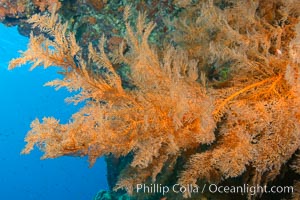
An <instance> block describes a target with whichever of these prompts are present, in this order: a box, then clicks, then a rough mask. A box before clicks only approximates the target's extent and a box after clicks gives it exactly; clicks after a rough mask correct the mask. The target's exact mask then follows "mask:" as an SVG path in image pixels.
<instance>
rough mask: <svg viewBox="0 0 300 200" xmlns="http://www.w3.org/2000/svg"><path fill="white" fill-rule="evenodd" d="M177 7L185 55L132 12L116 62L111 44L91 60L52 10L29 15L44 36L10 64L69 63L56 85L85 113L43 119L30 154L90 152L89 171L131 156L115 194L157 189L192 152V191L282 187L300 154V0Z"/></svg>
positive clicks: (187, 179)
mask: <svg viewBox="0 0 300 200" xmlns="http://www.w3.org/2000/svg"><path fill="white" fill-rule="evenodd" d="M178 6H182V10H183V11H182V12H181V14H180V15H179V17H178V19H176V20H173V21H169V22H167V21H168V20H166V22H167V23H169V25H170V26H173V29H175V30H176V31H175V32H174V33H171V35H172V36H173V41H172V43H174V44H176V45H174V46H176V47H174V46H171V45H165V47H164V48H163V49H155V47H151V46H150V45H149V44H148V41H147V39H148V37H149V34H150V33H151V31H152V29H153V28H154V27H155V25H154V24H153V23H151V22H150V23H146V22H145V21H146V20H145V18H146V17H145V15H144V14H140V15H139V17H138V18H137V20H136V26H134V27H133V26H132V25H131V24H130V23H129V20H128V16H129V8H126V9H125V14H124V21H125V26H126V30H127V36H126V38H125V39H126V43H122V44H121V45H120V48H119V52H118V53H114V54H113V55H110V56H108V55H107V54H106V53H105V48H104V45H105V38H104V37H103V38H102V39H101V40H100V42H99V46H97V47H95V46H93V45H92V44H90V46H89V55H88V59H83V57H82V55H81V48H80V47H79V46H78V45H77V43H76V41H75V37H74V34H73V33H71V32H68V31H67V30H66V29H67V25H66V24H61V22H60V21H59V20H58V18H57V16H56V15H55V14H54V13H52V14H51V15H50V14H49V15H44V16H40V15H36V16H34V17H33V18H31V20H30V22H31V23H33V25H34V26H38V27H40V29H41V30H42V31H43V32H44V33H45V35H40V36H31V39H30V45H29V48H28V50H27V51H26V52H24V53H23V54H22V58H18V59H15V60H13V61H12V62H11V64H10V68H14V67H16V66H17V65H20V64H24V63H26V62H32V63H33V67H32V68H35V67H37V66H44V67H46V68H47V67H49V66H60V67H61V68H62V71H61V72H60V73H62V74H63V75H64V78H63V79H62V80H54V81H51V82H49V83H47V85H50V86H55V87H57V88H60V87H67V88H68V89H69V90H70V91H74V90H75V91H79V94H77V95H76V96H74V97H72V98H70V99H68V101H71V102H74V103H78V102H80V101H84V102H85V106H84V107H83V108H82V109H81V110H80V111H79V112H78V113H75V114H74V115H73V117H72V120H71V121H70V122H69V123H68V124H60V123H59V121H58V120H56V119H54V118H44V119H43V121H42V122H40V121H39V120H35V121H34V122H33V123H32V125H31V127H32V129H31V131H30V132H29V133H28V136H27V138H26V141H27V142H28V143H27V146H26V148H25V149H24V150H23V153H29V152H30V151H31V150H32V149H33V148H34V145H37V146H38V147H39V148H40V149H41V150H42V151H44V152H45V155H44V158H54V157H58V156H62V155H78V156H86V155H87V156H88V157H89V160H90V163H91V164H93V163H94V162H95V160H96V159H97V158H99V157H100V156H103V155H107V154H110V153H112V154H114V155H116V156H125V155H128V154H130V153H133V160H132V162H131V164H130V165H129V166H127V168H126V169H125V170H124V173H123V174H122V175H121V178H120V180H119V182H118V184H117V186H116V189H118V188H127V190H128V192H132V191H133V188H134V187H135V186H136V184H137V183H142V182H145V181H149V178H150V179H152V181H155V180H156V178H157V175H158V174H159V173H160V172H161V171H162V170H163V168H164V166H165V165H166V163H167V165H174V164H175V163H176V160H177V158H178V157H180V156H184V155H185V153H186V152H188V155H192V156H190V157H189V156H187V158H188V163H186V168H185V170H184V171H183V172H181V174H180V177H179V179H178V182H179V183H180V184H182V185H187V184H196V183H197V181H199V179H204V180H207V181H214V182H215V181H221V180H224V179H228V178H231V177H237V176H240V175H242V174H243V173H244V172H245V171H247V172H248V173H247V174H252V176H251V177H247V179H248V180H249V184H253V185H256V184H266V183H268V182H269V181H271V180H273V179H274V178H275V177H276V176H277V175H278V174H279V171H280V169H281V167H282V165H283V164H285V163H286V162H287V160H289V159H290V158H291V157H292V155H293V154H294V153H295V152H296V151H297V149H299V147H300V130H299V129H300V123H299V120H300V109H299V108H300V99H299V98H300V90H299V86H300V85H299V84H300V79H299V78H300V77H299V56H300V53H299V50H300V49H299V44H300V43H299V42H300V40H299V37H300V36H299V34H300V32H299V25H297V24H298V23H299V19H298V18H299V14H300V11H299V8H300V5H299V3H297V1H293V0H290V1H280V0H274V1H270V2H269V1H268V3H266V2H265V1H228V2H227V1H201V3H197V4H193V2H191V3H190V2H185V3H182V2H181V4H180V5H178ZM49 21H50V22H49ZM45 22H47V23H45ZM46 36H47V37H48V36H50V38H53V40H51V39H48V38H47V37H46ZM116 63H119V64H121V65H126V66H129V67H130V73H129V74H128V79H130V81H131V83H132V85H133V86H134V87H132V88H130V89H129V88H126V87H124V86H122V79H121V78H120V76H119V74H118V73H117V72H116V70H115V68H114V66H115V64H116ZM203 145H207V146H205V148H199V147H202V146H203ZM296 165H298V163H297V164H296ZM293 166H294V167H293V168H296V169H299V168H297V167H295V165H293ZM133 174H134V175H133ZM184 195H185V196H186V197H188V196H190V194H189V193H186V194H184Z"/></svg>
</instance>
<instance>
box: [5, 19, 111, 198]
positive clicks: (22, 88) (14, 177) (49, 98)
mask: <svg viewBox="0 0 300 200" xmlns="http://www.w3.org/2000/svg"><path fill="white" fill-rule="evenodd" d="M27 42H28V38H26V37H23V36H21V35H19V34H18V32H17V29H16V27H13V28H8V27H5V26H4V25H2V24H0V199H1V200H8V199H9V200H19V199H24V200H33V199H36V200H53V199H57V200H90V199H92V198H93V197H94V195H95V194H96V193H97V191H99V190H100V189H107V181H106V167H105V163H104V160H103V159H99V160H98V161H97V162H96V164H95V165H94V166H93V167H92V168H88V162H87V159H86V158H77V157H62V158H58V159H48V160H40V157H41V155H42V153H41V152H39V151H38V150H35V151H33V152H32V153H31V154H29V155H20V152H21V150H22V149H23V147H24V145H25V142H24V137H25V135H26V133H27V131H28V130H29V129H30V123H31V121H32V120H34V119H35V118H39V119H42V118H43V117H44V116H54V117H55V118H58V119H60V121H61V122H62V123H65V122H67V121H68V120H69V118H70V116H71V115H72V113H74V112H76V110H78V109H79V108H78V107H75V106H73V105H68V104H66V103H65V102H64V99H65V98H66V97H68V96H70V94H69V93H68V92H67V91H66V90H59V91H57V92H56V91H55V90H54V88H51V87H43V84H44V83H46V82H47V81H49V80H52V79H54V78H57V77H58V75H57V74H56V72H55V70H56V69H55V68H53V69H47V70H44V69H42V68H38V69H35V70H33V71H32V72H30V71H29V67H30V66H23V67H21V68H17V69H15V70H12V71H8V70H7V66H8V63H9V60H10V59H12V58H16V57H18V56H19V53H18V51H19V50H25V49H26V46H27Z"/></svg>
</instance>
